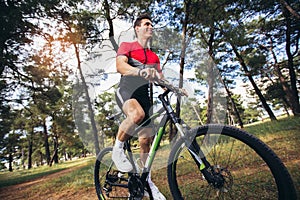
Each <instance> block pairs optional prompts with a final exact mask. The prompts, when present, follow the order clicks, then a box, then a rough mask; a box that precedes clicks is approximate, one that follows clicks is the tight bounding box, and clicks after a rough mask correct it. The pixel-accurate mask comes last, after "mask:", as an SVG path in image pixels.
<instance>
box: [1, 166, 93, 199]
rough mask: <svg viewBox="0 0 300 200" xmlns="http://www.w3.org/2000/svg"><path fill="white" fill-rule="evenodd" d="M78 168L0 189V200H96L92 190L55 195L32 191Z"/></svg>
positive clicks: (43, 191) (64, 192)
mask: <svg viewBox="0 0 300 200" xmlns="http://www.w3.org/2000/svg"><path fill="white" fill-rule="evenodd" d="M79 168H80V166H78V167H72V168H69V169H65V170H62V171H60V172H56V173H53V174H50V175H46V176H43V177H41V178H37V179H34V180H32V181H28V182H25V183H20V184H17V185H12V186H8V187H4V188H0V199H3V200H21V199H22V200H23V199H24V200H25V199H26V200H71V199H72V200H94V199H95V200H96V199H97V196H96V193H95V189H94V188H89V189H86V188H84V189H82V190H77V191H74V190H72V191H71V190H70V191H68V190H66V191H65V190H64V191H59V192H56V193H53V192H50V191H47V190H39V191H36V189H35V190H32V189H33V188H39V185H43V184H45V182H50V181H51V180H52V179H55V178H58V177H61V176H64V175H66V174H68V173H70V172H72V171H74V170H76V169H79Z"/></svg>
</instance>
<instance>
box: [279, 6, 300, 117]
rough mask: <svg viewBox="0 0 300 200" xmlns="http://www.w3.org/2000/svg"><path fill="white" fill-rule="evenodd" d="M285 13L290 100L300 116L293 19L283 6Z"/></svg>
mask: <svg viewBox="0 0 300 200" xmlns="http://www.w3.org/2000/svg"><path fill="white" fill-rule="evenodd" d="M283 15H284V17H285V21H286V43H285V44H286V45H285V50H286V54H287V57H288V69H289V75H290V84H291V90H292V96H291V98H290V99H289V102H290V104H291V106H292V111H293V114H294V115H295V116H300V103H299V94H298V90H297V76H296V73H295V67H294V61H293V54H292V52H291V19H290V14H289V12H288V10H286V9H285V8H283Z"/></svg>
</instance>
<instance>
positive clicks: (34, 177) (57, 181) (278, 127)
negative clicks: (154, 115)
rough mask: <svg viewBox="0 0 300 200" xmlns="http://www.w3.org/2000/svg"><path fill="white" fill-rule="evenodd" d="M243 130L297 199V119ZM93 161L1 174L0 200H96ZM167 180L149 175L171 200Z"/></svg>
mask: <svg viewBox="0 0 300 200" xmlns="http://www.w3.org/2000/svg"><path fill="white" fill-rule="evenodd" d="M245 130H246V131H248V132H250V133H252V134H254V135H256V136H257V137H259V138H260V139H261V140H263V141H264V142H266V143H267V144H268V145H269V146H270V147H271V148H272V149H273V150H274V151H275V153H276V154H277V155H278V156H279V157H280V158H281V159H282V160H283V162H284V163H285V165H286V166H287V168H288V170H289V172H290V174H291V176H292V177H293V180H294V183H295V186H296V189H297V193H298V196H299V197H300V155H299V153H298V150H299V144H300V118H285V119H281V120H279V121H278V122H264V123H260V124H255V125H252V126H247V127H246V128H245ZM161 149H162V150H161V151H160V152H158V158H159V154H161V155H166V153H165V152H166V151H167V149H168V148H167V147H166V146H163V147H162V148H161ZM162 157H163V156H162ZM94 161H95V158H94V157H90V158H85V159H79V160H76V161H69V162H65V163H61V164H58V165H54V166H53V167H51V168H50V167H47V166H44V167H39V168H35V169H31V170H18V171H14V172H12V173H11V172H1V173H0V199H7V200H9V199H72V200H76V199H80V200H82V199H96V196H95V190H94V185H93V163H94ZM162 162H164V160H163V159H161V160H159V161H158V162H156V163H157V165H160V164H161V163H162ZM158 168H160V167H158ZM50 174H52V175H50ZM47 177H48V178H47ZM166 178H167V172H166V168H160V170H154V171H153V172H152V179H153V180H154V182H155V183H156V184H157V185H159V188H160V190H161V191H162V192H163V193H164V194H165V195H166V196H167V199H171V195H170V191H169V188H168V184H167V179H166ZM35 181H36V182H35ZM24 182H25V183H24ZM20 183H23V184H20ZM26 183H32V184H30V185H28V184H27V185H26ZM9 191H12V192H9ZM19 193H20V194H19Z"/></svg>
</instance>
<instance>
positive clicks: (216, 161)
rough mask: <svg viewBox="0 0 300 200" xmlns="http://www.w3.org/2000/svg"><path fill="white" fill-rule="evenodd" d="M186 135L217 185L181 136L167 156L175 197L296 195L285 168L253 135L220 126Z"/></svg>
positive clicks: (283, 198) (288, 199)
mask: <svg viewBox="0 0 300 200" xmlns="http://www.w3.org/2000/svg"><path fill="white" fill-rule="evenodd" d="M189 135H194V136H193V137H194V138H193V139H195V141H196V142H197V144H198V145H199V147H200V148H201V150H202V152H203V153H204V155H205V157H206V159H207V160H208V162H209V163H210V165H211V169H210V172H211V173H213V174H214V176H216V177H217V178H218V179H219V180H220V181H219V182H220V184H218V185H216V184H209V183H208V182H207V181H206V179H205V177H204V176H203V175H202V173H201V171H200V170H199V168H198V166H197V165H196V163H195V161H194V159H193V158H192V156H191V154H190V152H189V150H188V149H187V146H186V142H187V140H186V139H183V138H181V139H180V140H178V141H177V142H176V144H175V145H174V148H173V149H172V151H171V153H170V157H169V166H168V182H169V186H170V190H171V192H172V196H173V198H174V199H234V200H236V199H251V200H252V199H253V200H256V199H280V200H294V199H296V198H297V197H296V192H295V188H294V185H293V182H292V179H291V177H290V174H289V173H288V171H287V169H286V167H285V166H284V165H283V163H282V162H281V160H280V159H279V158H278V157H277V156H276V154H275V153H274V152H273V151H272V150H271V149H270V148H269V147H268V146H267V145H266V144H264V143H263V142H262V141H261V140H259V139H257V138H256V137H254V136H252V135H250V134H248V133H247V132H245V131H242V130H240V129H237V128H234V127H229V126H223V125H208V126H203V127H199V128H197V129H193V130H191V131H189Z"/></svg>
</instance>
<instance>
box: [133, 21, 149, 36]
mask: <svg viewBox="0 0 300 200" xmlns="http://www.w3.org/2000/svg"><path fill="white" fill-rule="evenodd" d="M135 30H136V33H137V37H138V38H145V39H148V38H150V37H152V32H153V25H152V22H151V21H150V20H149V19H142V21H141V26H136V27H135Z"/></svg>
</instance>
